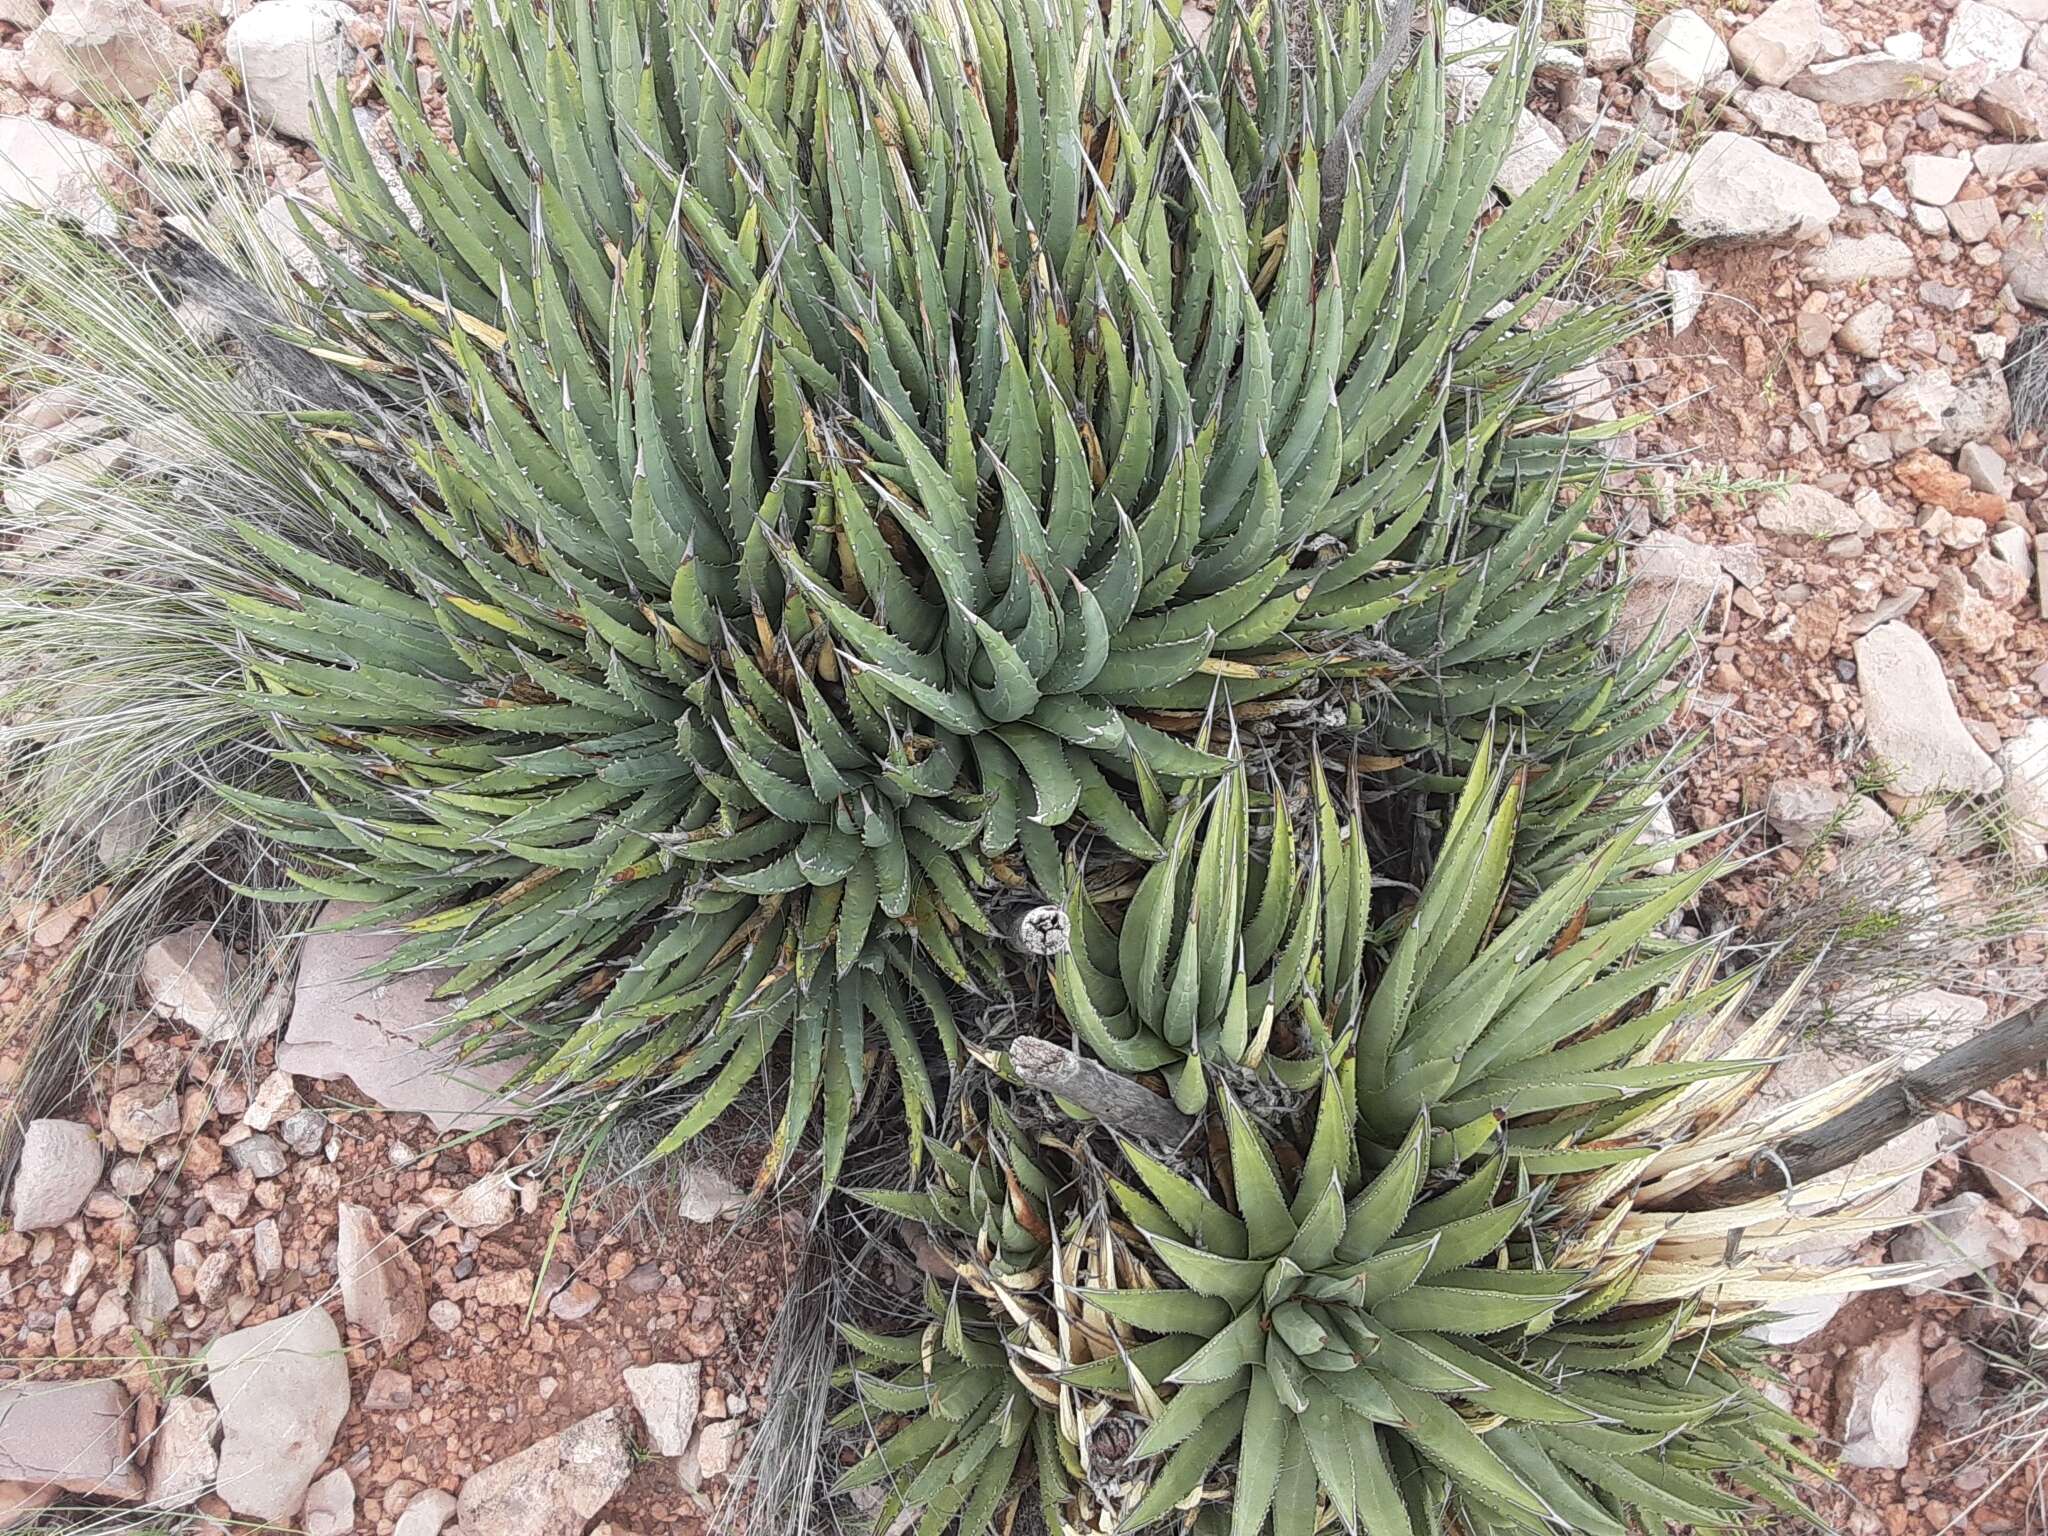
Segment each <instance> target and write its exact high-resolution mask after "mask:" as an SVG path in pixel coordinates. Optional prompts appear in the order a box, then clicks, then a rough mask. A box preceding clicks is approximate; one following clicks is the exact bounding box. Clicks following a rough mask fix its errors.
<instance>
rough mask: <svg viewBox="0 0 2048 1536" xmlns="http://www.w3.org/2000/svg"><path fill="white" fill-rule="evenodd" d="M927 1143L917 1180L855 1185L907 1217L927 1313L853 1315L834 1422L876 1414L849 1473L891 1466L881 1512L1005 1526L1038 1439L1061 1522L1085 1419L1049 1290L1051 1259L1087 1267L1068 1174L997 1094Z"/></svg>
mask: <svg viewBox="0 0 2048 1536" xmlns="http://www.w3.org/2000/svg"><path fill="white" fill-rule="evenodd" d="M931 1153H932V1172H931V1177H930V1178H929V1179H928V1180H927V1181H926V1185H925V1188H924V1189H923V1190H922V1191H920V1192H918V1193H913V1194H902V1193H897V1192H894V1191H889V1190H864V1191H860V1192H859V1194H860V1198H861V1199H862V1200H864V1201H866V1202H867V1203H868V1204H870V1205H873V1206H875V1207H877V1208H878V1209H881V1210H884V1211H888V1212H891V1213H893V1214H895V1215H897V1216H900V1217H902V1218H904V1219H905V1221H906V1222H908V1223H910V1224H911V1231H912V1234H913V1236H914V1239H915V1247H916V1251H917V1253H918V1256H919V1260H920V1263H921V1265H922V1266H923V1268H924V1270H925V1273H926V1278H925V1284H924V1307H925V1313H926V1316H927V1319H928V1320H927V1322H926V1323H925V1325H924V1327H923V1328H922V1329H921V1330H919V1331H917V1332H914V1333H909V1334H902V1335H896V1336H889V1335H884V1334H879V1333H875V1332H872V1331H870V1330H867V1329H863V1328H857V1327H852V1326H847V1327H846V1328H845V1330H844V1331H845V1333H846V1337H847V1342H848V1343H849V1344H850V1345H851V1346H852V1350H853V1354H854V1361H853V1365H852V1367H851V1369H850V1370H849V1371H848V1372H847V1373H846V1374H845V1376H844V1377H843V1380H844V1381H845V1383H846V1384H847V1385H849V1386H851V1387H852V1388H853V1399H852V1401H851V1402H849V1403H848V1405H847V1407H846V1408H845V1410H844V1411H843V1412H842V1413H841V1415H840V1417H839V1421H838V1422H839V1424H840V1425H841V1427H851V1426H853V1425H855V1424H865V1425H867V1426H869V1427H870V1433H871V1434H872V1436H873V1438H874V1441H875V1444H874V1448H873V1449H872V1450H870V1451H869V1452H868V1453H867V1454H866V1455H865V1456H864V1457H862V1458H861V1460H860V1461H858V1462H857V1463H855V1465H854V1466H853V1467H851V1468H849V1469H848V1470H847V1472H846V1473H845V1475H844V1476H843V1477H842V1478H841V1479H840V1482H839V1488H840V1490H841V1491H842V1492H847V1493H852V1492H856V1491H858V1490H861V1489H865V1488H875V1487H877V1486H879V1485H882V1484H884V1483H885V1482H886V1483H887V1485H888V1486H887V1488H886V1490H885V1491H884V1494H883V1498H882V1502H881V1504H880V1506H879V1508H878V1510H877V1512H876V1522H877V1524H878V1525H880V1526H887V1525H888V1524H889V1523H890V1522H891V1521H893V1520H894V1519H895V1518H896V1516H897V1514H898V1513H899V1512H901V1511H902V1510H904V1509H906V1508H908V1509H921V1510H922V1511H923V1514H922V1519H921V1522H920V1525H919V1527H918V1529H919V1530H920V1531H924V1530H930V1531H935V1532H936V1531H940V1530H944V1529H947V1522H949V1521H952V1520H955V1519H957V1520H958V1522H959V1523H958V1526H957V1527H956V1528H955V1529H956V1530H957V1533H958V1536H983V1533H984V1532H987V1531H989V1530H991V1529H994V1528H996V1526H997V1521H998V1519H999V1518H1000V1519H1001V1520H1002V1522H1003V1523H1002V1526H1001V1528H1003V1529H1008V1528H1009V1522H1010V1521H1011V1520H1012V1519H1014V1509H1015V1506H1016V1504H1017V1502H1018V1501H1019V1499H1020V1497H1021V1495H1022V1488H1023V1485H1022V1483H1020V1481H1019V1478H1018V1468H1019V1464H1020V1462H1022V1461H1023V1460H1024V1458H1025V1457H1026V1456H1027V1455H1028V1456H1029V1458H1030V1460H1029V1463H1028V1465H1030V1466H1031V1467H1032V1469H1033V1471H1032V1475H1031V1478H1030V1480H1029V1482H1030V1485H1031V1486H1032V1487H1033V1488H1035V1490H1036V1499H1037V1503H1038V1507H1039V1510H1040V1513H1041V1515H1042V1516H1043V1517H1044V1519H1045V1524H1046V1529H1047V1530H1048V1531H1056V1530H1058V1529H1060V1520H1061V1512H1062V1511H1063V1510H1064V1508H1065V1507H1066V1505H1067V1503H1068V1501H1069V1500H1070V1499H1071V1498H1072V1497H1073V1496H1074V1489H1073V1487H1072V1485H1071V1481H1070V1477H1069V1470H1070V1467H1073V1466H1076V1465H1078V1463H1077V1459H1076V1454H1075V1451H1074V1449H1073V1447H1074V1443H1075V1438H1076V1432H1077V1431H1076V1424H1077V1420H1076V1419H1075V1417H1074V1412H1073V1402H1072V1397H1073V1394H1072V1393H1071V1391H1068V1390H1066V1389H1064V1388H1063V1387H1062V1385H1061V1383H1060V1381H1059V1376H1058V1372H1059V1369H1060V1367H1061V1366H1062V1365H1063V1364H1064V1363H1066V1361H1067V1360H1068V1359H1069V1358H1070V1355H1069V1351H1068V1344H1067V1341H1066V1339H1065V1338H1064V1337H1063V1335H1064V1334H1065V1332H1066V1330H1065V1328H1064V1326H1063V1320H1062V1319H1060V1318H1059V1317H1058V1316H1057V1315H1056V1314H1054V1313H1053V1312H1051V1311H1050V1310H1049V1309H1048V1308H1046V1307H1045V1305H1044V1303H1043V1299H1042V1296H1041V1295H1040V1293H1041V1292H1042V1291H1043V1290H1044V1289H1045V1288H1046V1286H1047V1285H1048V1283H1049V1282H1050V1281H1051V1280H1052V1278H1053V1276H1054V1272H1055V1270H1060V1271H1062V1272H1063V1278H1064V1279H1065V1280H1066V1281H1068V1282H1069V1283H1071V1282H1073V1281H1075V1280H1077V1279H1078V1278H1079V1277H1080V1275H1081V1274H1082V1270H1081V1269H1080V1267H1079V1266H1078V1259H1079V1255H1080V1254H1081V1252H1082V1251H1083V1249H1084V1248H1085V1246H1086V1245H1085V1243H1082V1242H1078V1241H1076V1240H1075V1238H1076V1234H1075V1233H1074V1232H1073V1231H1072V1230H1071V1226H1070V1216H1071V1199H1070V1197H1069V1196H1070V1192H1069V1190H1068V1188H1067V1181H1066V1180H1063V1179H1059V1178H1056V1177H1055V1176H1054V1174H1053V1173H1052V1171H1051V1170H1050V1169H1049V1168H1048V1166H1047V1165H1046V1164H1045V1163H1044V1162H1043V1161H1041V1160H1040V1159H1039V1158H1038V1157H1035V1156H1034V1155H1033V1154H1032V1152H1031V1151H1030V1149H1029V1148H1028V1147H1027V1146H1026V1145H1025V1144H1024V1138H1023V1136H1022V1135H1021V1133H1020V1132H1019V1130H1018V1128H1017V1126H1016V1124H1015V1122H1014V1121H1013V1120H1012V1119H1011V1118H1010V1116H1009V1114H1008V1112H1007V1111H1005V1110H1004V1109H1003V1107H1002V1105H1001V1103H1000V1101H998V1100H990V1101H989V1102H988V1104H987V1105H986V1108H985V1110H984V1111H983V1113H982V1115H981V1117H980V1124H979V1126H978V1127H977V1128H976V1129H975V1130H974V1131H973V1133H972V1134H971V1135H969V1136H968V1137H967V1138H965V1139H964V1140H963V1142H962V1144H961V1145H960V1146H959V1147H948V1146H945V1145H943V1144H935V1145H934V1146H933V1147H932V1148H931ZM1056 1228H1058V1229H1065V1235H1066V1237H1067V1239H1068V1240H1067V1242H1066V1243H1065V1244H1064V1246H1061V1245H1060V1244H1059V1243H1058V1241H1057V1234H1056ZM942 1280H943V1284H944V1289H942V1288H941V1282H942ZM883 1426H887V1427H886V1428H885V1427H883Z"/></svg>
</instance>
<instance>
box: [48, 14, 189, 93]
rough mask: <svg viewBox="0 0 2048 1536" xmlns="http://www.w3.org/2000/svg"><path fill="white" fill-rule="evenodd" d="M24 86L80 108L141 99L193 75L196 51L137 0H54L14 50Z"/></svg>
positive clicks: (187, 39) (187, 41) (173, 85)
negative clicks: (103, 100)
mask: <svg viewBox="0 0 2048 1536" xmlns="http://www.w3.org/2000/svg"><path fill="white" fill-rule="evenodd" d="M21 68H22V73H23V74H24V75H26V76H27V77H28V82H29V84H30V85H32V86H34V87H35V89H37V90H39V91H42V92H44V93H46V94H48V95H51V96H55V97H57V98H58V99H59V100H62V101H69V102H74V103H76V104H77V105H79V106H81V107H86V106H93V105H95V104H96V103H97V101H98V100H99V99H101V98H109V97H110V98H112V99H113V100H114V102H115V103H116V104H123V103H129V102H141V101H144V100H146V99H148V97H149V96H150V95H151V94H152V93H153V92H155V91H156V90H157V89H158V88H159V87H162V86H172V87H177V86H182V85H184V84H185V83H186V82H187V81H188V80H190V79H191V78H192V77H193V76H194V75H196V74H197V73H198V72H199V50H198V48H196V47H195V46H193V43H192V40H191V39H190V38H189V37H181V36H180V35H179V34H178V33H177V32H176V31H175V30H174V29H173V28H172V26H171V24H170V23H169V22H167V21H165V20H164V19H163V17H161V16H159V15H158V14H157V13H156V12H155V11H153V10H151V9H150V8H149V7H148V6H147V5H144V4H143V3H142V0H57V3H56V5H55V6H54V7H53V8H52V9H51V11H50V15H49V19H48V20H47V21H45V22H44V23H43V24H42V25H41V26H40V27H38V28H36V30H35V31H34V32H33V33H32V34H30V36H29V40H28V43H27V44H26V46H24V47H23V49H22V51H21Z"/></svg>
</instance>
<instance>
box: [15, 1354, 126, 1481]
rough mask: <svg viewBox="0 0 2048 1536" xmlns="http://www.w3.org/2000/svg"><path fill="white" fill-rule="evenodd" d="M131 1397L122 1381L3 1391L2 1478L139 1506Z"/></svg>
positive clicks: (35, 1385)
mask: <svg viewBox="0 0 2048 1536" xmlns="http://www.w3.org/2000/svg"><path fill="white" fill-rule="evenodd" d="M134 1451H135V1441H134V1428H133V1426H132V1425H131V1424H130V1423H129V1420H128V1390H127V1388H125V1387H123V1386H122V1385H121V1384H120V1383H119V1382H118V1381H60V1382H33V1383H29V1384H27V1385H23V1386H10V1387H0V1478H4V1479H6V1480H8V1481H10V1482H17V1483H33V1484H40V1483H50V1484H54V1485H55V1486H56V1487H58V1488H62V1489H63V1490H64V1491H65V1492H67V1493H82V1494H98V1495H100V1496H101V1497H104V1498H115V1499H139V1498H141V1497H142V1494H143V1491H144V1488H145V1487H146V1484H145V1482H144V1480H143V1476H142V1469H141V1468H140V1467H138V1466H137V1465H136V1458H135V1454H134Z"/></svg>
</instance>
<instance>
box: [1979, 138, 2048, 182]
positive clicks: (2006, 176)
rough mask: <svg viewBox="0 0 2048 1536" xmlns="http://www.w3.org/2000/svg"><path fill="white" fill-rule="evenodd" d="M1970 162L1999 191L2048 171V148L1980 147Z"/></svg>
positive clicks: (2033, 146) (2030, 145) (1993, 145)
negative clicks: (2011, 183) (2008, 183)
mask: <svg viewBox="0 0 2048 1536" xmlns="http://www.w3.org/2000/svg"><path fill="white" fill-rule="evenodd" d="M1970 159H1971V161H1972V162H1973V163H1974V164H1975V165H1976V167H1977V174H1978V175H1979V176H1981V177H1983V178H1984V180H1985V181H1986V182H1987V183H1989V184H1990V185H1991V186H1994V187H1998V186H2003V185H2004V184H2005V183H2006V182H2008V181H2017V180H2019V179H2020V178H2021V177H2023V176H2033V175H2038V174H2040V173H2042V172H2044V171H2048V144H1979V145H1978V146H1977V147H1976V149H1974V150H1973V151H1971V154H1970Z"/></svg>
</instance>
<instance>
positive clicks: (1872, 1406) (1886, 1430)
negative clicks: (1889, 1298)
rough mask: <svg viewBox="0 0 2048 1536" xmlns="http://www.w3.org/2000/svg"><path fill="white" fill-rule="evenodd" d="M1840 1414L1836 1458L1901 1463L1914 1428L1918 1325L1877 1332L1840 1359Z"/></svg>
mask: <svg viewBox="0 0 2048 1536" xmlns="http://www.w3.org/2000/svg"><path fill="white" fill-rule="evenodd" d="M1835 1398H1836V1402H1837V1403H1838V1404H1839V1406H1840V1409H1841V1415H1842V1429H1841V1437H1840V1438H1841V1441H1842V1450H1841V1461H1842V1463H1843V1464H1844V1465H1845V1466H1851V1467H1893V1468H1899V1467H1904V1466H1905V1465H1906V1463H1907V1461H1908V1460H1909V1459H1910V1458H1911V1456H1912V1454H1913V1431H1914V1430H1916V1429H1918V1428H1919V1427H1920V1326H1919V1324H1918V1323H1911V1324H1908V1325H1907V1326H1906V1327H1904V1328H1900V1329H1898V1330H1897V1331H1895V1332H1892V1333H1886V1334H1880V1335H1879V1336H1878V1337H1876V1338H1875V1339H1872V1340H1871V1341H1870V1342H1869V1343H1868V1344H1865V1345H1863V1346H1862V1347H1861V1348H1860V1349H1856V1350H1852V1351H1851V1352H1850V1353H1849V1355H1848V1357H1847V1358H1846V1359H1845V1360H1844V1361H1843V1362H1842V1368H1841V1370H1840V1372H1839V1373H1838V1374H1837V1376H1836V1379H1835Z"/></svg>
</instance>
